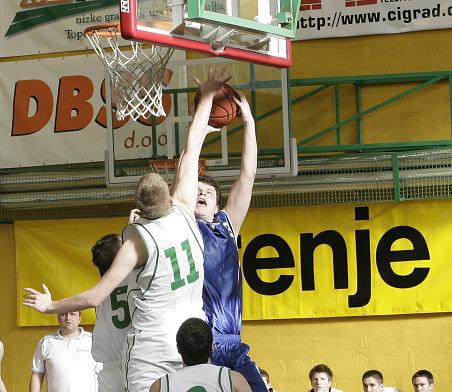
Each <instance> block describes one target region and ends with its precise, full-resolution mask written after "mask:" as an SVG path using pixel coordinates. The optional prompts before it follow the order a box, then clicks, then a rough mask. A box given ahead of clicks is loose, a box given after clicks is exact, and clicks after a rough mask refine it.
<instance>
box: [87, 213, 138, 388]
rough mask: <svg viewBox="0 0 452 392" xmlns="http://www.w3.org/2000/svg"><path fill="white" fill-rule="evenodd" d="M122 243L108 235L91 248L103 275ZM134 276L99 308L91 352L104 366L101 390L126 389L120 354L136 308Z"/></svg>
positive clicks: (101, 374)
mask: <svg viewBox="0 0 452 392" xmlns="http://www.w3.org/2000/svg"><path fill="white" fill-rule="evenodd" d="M132 214H133V211H132V213H131V216H132ZM129 222H130V220H129ZM121 245H122V240H121V238H120V237H119V236H118V234H107V235H105V236H103V237H102V238H100V239H99V240H98V241H96V243H95V244H94V246H93V247H92V248H91V254H92V258H93V263H94V265H95V266H96V267H97V268H98V269H99V273H100V276H103V275H104V274H105V273H106V272H107V271H108V269H109V268H110V266H111V263H112V262H113V260H114V258H115V256H116V254H117V253H118V251H119V249H120V248H121ZM135 278H136V274H135V273H134V271H132V272H131V273H130V274H129V275H128V276H127V277H126V279H125V280H124V281H123V282H122V283H121V284H120V285H119V286H118V287H116V288H115V289H114V290H113V292H112V293H111V294H110V296H109V297H108V298H107V299H105V300H104V301H103V302H102V303H101V304H100V305H99V306H98V307H97V308H96V325H95V326H94V330H93V345H92V348H91V353H92V355H93V358H94V359H95V360H96V362H101V363H102V365H103V366H102V370H101V371H100V373H99V375H98V383H99V392H123V391H124V388H125V385H124V377H123V375H122V366H121V364H122V362H121V357H122V350H123V347H124V344H125V341H126V336H127V333H128V332H129V330H130V325H131V324H130V321H131V316H130V315H131V314H132V313H133V310H134V304H133V296H134V294H135V292H136V290H135V289H136V283H135Z"/></svg>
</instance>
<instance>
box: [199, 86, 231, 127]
mask: <svg viewBox="0 0 452 392" xmlns="http://www.w3.org/2000/svg"><path fill="white" fill-rule="evenodd" d="M232 97H236V98H238V95H237V93H236V92H235V90H234V89H233V88H232V87H231V86H229V84H224V85H223V87H221V90H220V91H218V93H217V94H216V95H215V97H214V98H213V102H212V110H211V112H210V118H209V125H210V126H212V127H214V128H222V127H224V126H225V125H228V124H229V123H231V122H232V121H233V120H234V119H235V118H236V117H237V115H238V114H239V108H238V106H237V104H236V103H235V101H234V99H233V98H232ZM200 98H201V93H200V92H197V93H196V96H195V110H196V108H197V107H198V103H199V99H200Z"/></svg>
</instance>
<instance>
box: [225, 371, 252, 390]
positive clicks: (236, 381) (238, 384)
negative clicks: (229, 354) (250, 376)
mask: <svg viewBox="0 0 452 392" xmlns="http://www.w3.org/2000/svg"><path fill="white" fill-rule="evenodd" d="M230 372H231V373H230V374H231V382H232V392H251V388H250V385H249V384H248V382H247V381H246V379H245V377H243V376H242V375H241V374H240V373H239V372H236V371H234V370H231V371H230Z"/></svg>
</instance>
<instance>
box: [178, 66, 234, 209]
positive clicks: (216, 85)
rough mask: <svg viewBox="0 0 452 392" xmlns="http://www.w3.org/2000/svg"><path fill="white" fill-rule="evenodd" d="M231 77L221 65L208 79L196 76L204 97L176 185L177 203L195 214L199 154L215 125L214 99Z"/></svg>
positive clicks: (191, 130) (189, 132) (199, 106)
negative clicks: (212, 118) (212, 116)
mask: <svg viewBox="0 0 452 392" xmlns="http://www.w3.org/2000/svg"><path fill="white" fill-rule="evenodd" d="M229 79H230V77H228V76H226V74H225V70H224V69H221V68H217V69H210V70H209V77H208V79H207V80H206V81H205V82H201V81H200V80H199V79H197V78H194V81H195V83H196V84H197V85H198V86H199V90H200V92H201V98H200V100H199V103H198V107H197V109H196V112H195V116H194V118H193V121H192V123H191V125H190V128H189V130H188V136H187V143H186V145H185V150H184V152H183V154H182V155H181V158H180V160H179V166H178V168H177V174H176V176H175V178H174V181H173V187H172V197H173V202H174V204H177V205H180V206H181V207H183V208H184V209H185V210H186V211H187V212H189V213H190V214H192V215H193V216H194V212H195V207H196V194H197V190H198V161H199V154H200V153H201V148H202V144H203V142H204V139H205V137H206V135H207V133H208V132H209V131H210V130H211V129H212V128H210V127H208V122H209V116H210V111H211V110H212V101H213V98H214V97H215V95H216V93H217V92H218V91H219V90H220V88H221V86H223V84H224V83H226V82H227V81H228V80H229Z"/></svg>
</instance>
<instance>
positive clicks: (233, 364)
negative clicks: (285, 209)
mask: <svg viewBox="0 0 452 392" xmlns="http://www.w3.org/2000/svg"><path fill="white" fill-rule="evenodd" d="M237 93H238V95H239V98H240V99H237V98H234V100H235V101H236V103H237V105H238V106H239V107H240V111H241V116H242V121H243V125H244V131H243V148H242V162H241V168H240V175H239V177H238V178H237V180H236V181H235V182H234V184H233V185H232V188H231V191H230V193H229V196H228V200H227V203H226V206H225V208H224V209H222V210H220V209H219V206H220V199H221V194H220V190H219V188H218V186H217V185H216V184H215V183H214V182H213V181H212V179H210V178H209V177H200V178H199V179H198V199H197V204H196V209H195V215H196V218H197V219H198V225H199V228H200V230H201V234H202V237H203V240H204V271H205V275H204V290H203V300H204V311H205V312H206V316H207V319H208V323H209V325H210V326H211V327H212V332H213V336H214V351H213V353H212V357H211V360H212V363H213V364H214V365H219V366H227V367H229V368H230V369H232V370H236V371H238V372H239V373H241V374H243V375H244V376H245V378H246V380H247V381H248V383H249V384H250V386H251V389H252V390H253V392H261V391H267V387H266V386H265V383H264V381H263V380H262V377H261V375H260V373H259V369H258V368H257V366H256V364H255V363H254V362H252V361H251V359H250V357H249V355H248V352H249V346H247V345H246V344H244V343H242V341H241V338H240V333H241V329H242V278H241V273H240V263H239V256H238V253H237V243H236V239H237V235H238V233H239V231H240V227H241V226H242V223H243V221H244V219H245V216H246V214H247V212H248V208H249V205H250V201H251V195H252V191H253V184H254V177H255V176H256V169H257V144H256V133H255V126H254V119H253V116H252V114H251V110H250V107H249V104H248V102H247V100H246V98H245V96H244V95H243V94H242V93H241V92H237Z"/></svg>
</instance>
